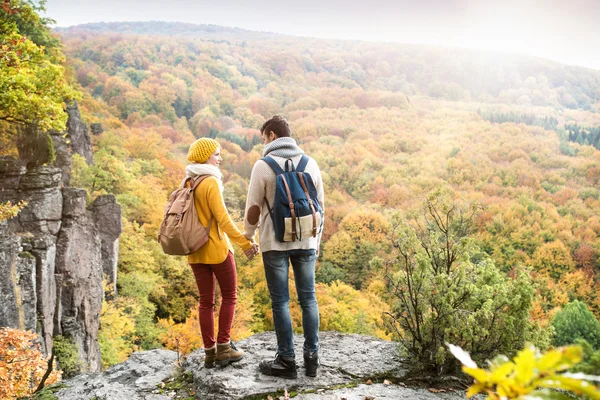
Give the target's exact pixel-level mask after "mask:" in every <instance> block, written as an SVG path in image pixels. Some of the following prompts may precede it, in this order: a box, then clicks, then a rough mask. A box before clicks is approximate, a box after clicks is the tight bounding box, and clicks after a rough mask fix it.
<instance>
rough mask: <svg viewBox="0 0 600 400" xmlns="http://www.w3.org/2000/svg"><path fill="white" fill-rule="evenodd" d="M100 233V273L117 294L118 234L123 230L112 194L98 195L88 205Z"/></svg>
mask: <svg viewBox="0 0 600 400" xmlns="http://www.w3.org/2000/svg"><path fill="white" fill-rule="evenodd" d="M90 210H91V212H92V213H93V215H94V220H95V221H96V226H97V227H98V232H99V234H100V241H101V253H102V273H103V276H104V278H105V279H106V281H107V282H108V283H110V284H112V291H113V294H115V295H116V294H117V262H118V259H119V236H121V232H122V231H123V225H122V224H123V222H122V220H121V215H122V211H121V206H120V205H118V204H117V199H116V198H115V196H113V195H105V196H100V197H98V198H96V200H94V202H93V203H92V205H91V206H90Z"/></svg>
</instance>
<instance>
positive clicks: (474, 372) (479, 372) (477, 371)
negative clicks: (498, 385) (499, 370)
mask: <svg viewBox="0 0 600 400" xmlns="http://www.w3.org/2000/svg"><path fill="white" fill-rule="evenodd" d="M462 370H463V371H464V372H465V373H466V374H469V375H471V376H472V377H473V378H475V380H476V381H477V382H480V383H488V382H490V381H491V379H490V378H491V374H490V373H489V372H487V371H486V370H484V369H481V368H469V367H463V368H462Z"/></svg>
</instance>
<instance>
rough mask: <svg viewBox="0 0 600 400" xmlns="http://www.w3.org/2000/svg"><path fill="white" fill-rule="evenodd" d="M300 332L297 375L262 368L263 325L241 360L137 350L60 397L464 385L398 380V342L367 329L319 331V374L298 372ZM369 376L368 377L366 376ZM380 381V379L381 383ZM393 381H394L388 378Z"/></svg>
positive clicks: (385, 394) (401, 372)
mask: <svg viewBox="0 0 600 400" xmlns="http://www.w3.org/2000/svg"><path fill="white" fill-rule="evenodd" d="M302 341H303V340H302V338H301V336H299V335H297V336H296V341H295V342H296V354H297V356H296V359H297V361H298V363H299V367H300V371H299V374H298V379H281V378H273V377H269V376H265V375H262V374H261V373H260V372H259V370H258V363H259V362H260V360H262V359H265V358H271V357H273V356H274V354H275V350H276V349H275V343H276V339H275V334H274V333H273V332H263V333H260V334H257V335H254V336H252V337H250V338H248V339H246V340H243V341H241V342H240V343H239V344H238V347H239V348H241V349H243V350H244V351H246V356H245V357H244V359H242V360H241V361H239V362H237V363H234V364H231V365H230V366H228V367H225V368H213V369H206V368H204V355H203V352H202V351H201V350H200V351H196V352H194V353H192V354H190V355H189V356H188V357H187V358H186V360H185V361H184V362H183V363H182V366H181V368H179V367H177V354H176V353H175V352H172V351H166V350H152V351H147V352H142V353H135V354H134V355H132V356H131V357H130V358H129V360H127V361H126V362H124V363H122V364H118V365H115V366H113V367H111V368H109V369H108V370H106V371H105V372H104V373H102V374H86V375H84V376H78V377H76V378H74V379H72V380H68V381H64V382H62V384H63V385H66V386H67V387H65V388H63V389H61V390H59V391H57V392H55V395H56V396H57V397H58V398H59V399H62V400H75V399H82V400H85V399H111V400H121V399H123V400H150V399H152V400H162V399H170V398H174V397H177V398H190V397H191V396H192V393H193V394H195V398H196V399H203V400H221V399H223V400H224V399H228V400H229V399H266V398H267V396H271V397H272V398H274V399H279V398H283V393H284V390H287V391H288V393H295V394H296V397H294V399H306V400H321V399H331V400H333V399H336V400H337V399H342V398H344V399H356V400H358V399H360V400H364V399H366V398H375V399H403V398H404V399H422V400H434V399H461V398H464V393H463V392H461V391H459V392H455V391H453V390H451V389H448V390H441V391H440V392H437V393H434V392H430V391H428V390H427V389H417V388H410V387H407V385H406V384H404V383H402V380H403V379H404V378H405V374H406V366H405V365H404V364H403V361H402V359H400V358H399V357H398V356H397V345H396V344H395V343H393V342H387V341H384V340H380V339H375V338H372V337H369V336H361V335H345V334H342V333H338V332H321V335H320V343H321V350H320V358H321V367H320V368H319V374H318V376H317V377H316V378H310V377H306V376H304V374H303V372H302V363H303V361H302V347H301V346H302V345H301V343H302ZM369 381H371V382H369ZM384 382H385V383H384ZM392 382H395V383H392Z"/></svg>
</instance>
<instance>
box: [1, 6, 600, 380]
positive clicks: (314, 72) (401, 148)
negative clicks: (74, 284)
mask: <svg viewBox="0 0 600 400" xmlns="http://www.w3.org/2000/svg"><path fill="white" fill-rule="evenodd" d="M2 4H7V2H6V1H3V2H2ZM149 32H151V33H149ZM246 33H247V32H245V31H242V30H232V29H229V28H219V27H214V26H209V27H207V26H204V25H186V24H173V23H159V22H153V23H122V24H121V23H119V24H117V23H113V24H90V25H82V26H76V27H72V28H65V29H59V30H58V34H59V36H58V37H55V36H49V38H50V39H51V40H53V41H56V43H55V45H54V47H49V48H52V49H54V50H53V51H54V52H56V53H57V54H59V53H61V52H62V54H64V56H65V58H64V59H62V58H60V57H58V56H57V57H56V58H55V59H54V60H51V61H50V62H51V63H53V65H56V66H57V68H64V70H63V73H64V77H65V78H64V79H65V86H63V92H60V93H59V92H58V91H55V92H52V93H55V94H57V96H58V97H60V98H61V99H62V98H67V99H78V100H77V102H78V104H79V107H80V109H81V113H82V117H83V119H84V120H85V121H86V123H88V124H92V125H94V124H96V126H97V127H101V129H99V130H98V132H99V133H97V134H95V135H93V137H92V141H93V145H94V157H95V163H94V164H93V165H89V166H88V165H87V164H86V162H85V160H84V159H83V158H81V157H77V156H75V157H74V161H73V176H72V180H71V185H72V186H75V187H82V188H85V189H86V190H87V192H88V200H89V201H90V202H91V201H93V200H94V199H95V197H97V196H98V195H101V194H106V193H112V194H115V195H116V196H117V199H118V202H119V204H121V205H122V207H123V226H124V231H123V233H122V236H121V239H120V251H119V264H118V281H117V293H116V294H114V293H113V294H110V295H107V296H106V299H105V302H104V305H103V308H102V315H101V329H100V344H101V350H102V360H103V365H104V366H105V367H108V366H110V365H113V364H115V363H119V362H121V361H123V360H125V359H126V358H127V357H128V356H129V355H130V354H131V353H132V352H134V351H138V350H143V349H152V348H157V347H165V348H168V349H175V350H177V351H179V352H181V353H183V354H186V353H189V352H190V351H192V350H194V349H197V348H200V347H201V346H202V343H201V335H200V330H199V324H198V316H197V304H198V295H197V290H196V286H195V282H194V278H193V275H192V274H191V270H190V268H189V266H188V265H187V264H186V260H185V258H178V257H171V256H166V255H164V254H163V253H162V251H161V248H160V245H159V244H158V243H157V241H156V233H157V229H158V226H159V224H160V222H161V220H162V217H163V208H164V205H165V203H166V200H167V196H168V194H169V193H170V192H171V191H172V190H173V189H174V188H176V187H177V186H178V185H179V183H180V181H181V179H182V178H183V177H184V166H185V164H186V160H185V155H186V152H187V148H188V146H189V144H190V143H192V142H193V141H194V140H195V139H196V138H199V137H205V136H208V137H212V138H215V139H216V140H218V141H219V142H220V143H221V146H222V156H223V159H224V161H223V163H222V164H221V170H222V171H223V173H224V185H225V192H224V196H225V201H226V205H227V207H228V209H229V211H230V212H231V213H232V215H233V216H234V219H235V220H236V221H237V222H238V223H239V224H240V226H241V221H242V218H243V212H244V206H245V201H246V191H247V186H248V182H249V177H250V172H251V168H252V165H253V164H254V162H255V161H256V160H258V159H260V158H261V155H262V149H263V144H262V142H261V140H260V132H259V127H260V126H261V124H262V123H263V122H264V121H265V120H266V119H267V118H269V117H271V116H272V115H274V114H280V115H283V116H284V117H286V118H287V119H288V120H289V122H290V125H291V127H292V135H293V137H295V138H296V139H297V141H298V143H299V145H300V146H301V147H302V148H303V149H304V150H305V151H306V152H307V153H308V154H309V155H311V156H312V157H314V158H315V159H316V161H317V162H318V164H319V166H320V168H321V170H322V173H323V180H324V184H325V196H326V201H325V216H326V222H325V231H324V236H323V242H322V245H321V252H320V256H319V259H318V262H317V267H316V268H317V271H316V276H317V297H318V301H319V309H320V316H321V329H322V330H336V331H340V332H348V333H360V334H368V335H373V336H377V337H380V338H385V339H389V340H396V341H398V342H399V343H400V349H401V352H402V353H403V354H404V355H405V356H406V357H408V358H409V359H411V360H413V361H414V365H416V366H418V367H419V368H423V369H429V370H434V371H437V372H451V371H454V370H456V369H457V368H458V367H459V366H460V364H459V363H458V362H457V360H456V359H454V358H453V357H452V356H451V354H450V352H449V351H448V349H447V348H446V347H445V345H444V343H446V342H448V343H452V344H455V345H459V346H460V347H462V348H463V349H464V350H466V351H468V352H469V353H470V354H471V356H472V357H473V359H474V360H476V361H478V362H481V361H484V360H486V359H492V358H493V357H494V356H496V355H497V354H505V355H508V356H512V355H514V354H515V352H516V351H517V350H518V349H521V348H523V347H524V346H525V343H533V344H535V345H536V346H537V347H539V348H541V349H547V348H549V347H552V346H555V345H565V344H570V343H573V342H574V341H575V339H578V340H579V341H580V342H581V343H584V351H585V356H584V361H585V362H584V363H583V364H582V367H581V368H582V371H585V372H587V373H591V374H600V323H599V322H598V318H599V317H600V150H598V141H599V138H600V71H596V70H590V69H584V68H580V67H574V66H566V65H561V64H558V63H555V62H551V61H547V60H543V59H537V58H531V57H526V56H516V55H514V56H511V55H502V56H499V55H496V54H493V53H485V52H476V51H467V50H460V49H445V48H437V47H429V46H415V45H401V44H382V43H367V42H358V41H334V40H320V39H311V38H296V37H289V36H279V35H276V34H258V33H248V34H246ZM50 39H48V40H50ZM17 40H18V39H17ZM59 40H60V43H59ZM21 44H22V43H19V44H17V46H20V45H21ZM2 46H3V47H1V50H0V51H1V52H3V53H2V54H4V53H6V52H7V51H9V50H7V46H6V45H5V44H3V45H2ZM7 54H8V53H7ZM3 62H4V61H3ZM1 67H2V71H5V70H6V69H7V68H11V66H10V65H8V66H7V64H3V65H1ZM2 73H4V72H2ZM0 74H1V73H0ZM0 77H1V75H0ZM0 92H2V89H1V88H0ZM7 101H10V99H9V100H7V99H6V94H5V93H4V94H0V104H2V102H4V104H8V103H6V102H7ZM61 101H62V100H61ZM13 103H14V104H17V103H16V102H13ZM11 104H12V103H11ZM15 112H21V115H22V116H25V117H26V118H28V121H33V120H40V118H39V116H36V115H32V110H18V109H15ZM28 113H29V114H28ZM14 126H15V124H14V121H9V120H7V118H3V120H2V121H0V130H1V131H2V132H3V133H2V143H1V146H0V149H1V151H2V154H13V155H17V146H16V145H15V143H16V142H17V141H18V140H17V138H18V136H19V130H18V129H13V127H14ZM59 126H60V124H59V125H56V126H54V125H52V124H48V125H47V126H44V125H42V126H41V127H42V128H44V129H46V128H48V129H50V128H53V129H56V128H57V127H59ZM63 126H64V121H63ZM238 250H239V249H238ZM235 256H236V262H237V265H238V282H239V294H238V305H237V309H236V316H235V320H234V328H233V332H232V334H233V340H239V339H242V338H245V337H248V336H250V335H252V334H254V333H257V332H262V331H265V330H272V329H273V323H272V312H271V305H270V300H269V295H268V290H267V287H266V282H265V279H264V271H263V267H262V262H261V259H260V257H257V258H255V259H254V260H252V261H247V260H246V259H245V257H244V255H243V253H242V252H241V251H237V253H236V255H235ZM291 279H293V277H292V278H291ZM217 297H218V296H217ZM291 309H292V318H293V320H294V326H296V327H297V331H298V332H301V310H300V307H299V304H298V303H297V301H296V299H294V300H293V301H292V305H291ZM480 365H481V364H480Z"/></svg>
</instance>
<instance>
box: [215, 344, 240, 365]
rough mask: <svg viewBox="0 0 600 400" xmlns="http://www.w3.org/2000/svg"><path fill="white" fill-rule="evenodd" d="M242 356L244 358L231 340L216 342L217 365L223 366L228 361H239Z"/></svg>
mask: <svg viewBox="0 0 600 400" xmlns="http://www.w3.org/2000/svg"><path fill="white" fill-rule="evenodd" d="M242 358H244V352H243V351H242V350H238V349H237V348H236V347H235V346H234V344H233V342H229V343H223V344H221V343H217V365H218V366H219V367H225V366H226V365H228V364H229V363H232V362H235V361H240V360H241V359H242Z"/></svg>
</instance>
